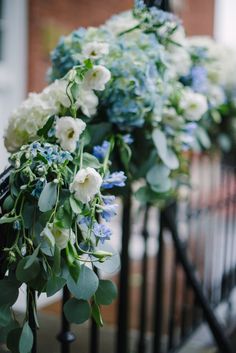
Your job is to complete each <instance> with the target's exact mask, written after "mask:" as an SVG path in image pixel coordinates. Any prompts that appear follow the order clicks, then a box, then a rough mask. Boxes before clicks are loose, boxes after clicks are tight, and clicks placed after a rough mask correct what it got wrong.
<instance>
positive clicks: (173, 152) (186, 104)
mask: <svg viewBox="0 0 236 353" xmlns="http://www.w3.org/2000/svg"><path fill="white" fill-rule="evenodd" d="M233 54H234V53H233ZM233 54H232V55H230V57H236V56H234V55H233ZM225 56H227V62H228V61H230V62H229V63H228V65H227V69H226V68H225V64H224V62H225ZM51 59H52V68H51V69H50V71H49V73H48V77H49V79H50V81H51V82H52V83H51V84H50V85H49V86H48V87H46V88H45V89H44V90H43V91H42V92H41V93H38V94H36V93H31V94H30V95H29V97H28V99H27V100H26V101H25V102H23V104H22V105H21V106H20V108H19V109H17V110H16V111H15V112H14V113H13V114H12V116H11V118H10V121H9V125H8V128H7V130H6V133H5V146H6V148H7V150H8V151H9V152H11V157H10V162H11V165H12V171H11V175H10V181H9V196H8V197H7V198H6V199H5V201H4V204H3V211H4V215H3V216H2V218H1V219H0V224H2V225H3V226H4V233H3V236H4V237H5V243H6V244H5V247H4V249H3V254H4V260H3V265H2V268H3V272H4V273H5V278H4V279H3V280H1V281H0V303H1V304H0V305H1V307H0V312H1V315H0V326H1V327H3V331H4V332H5V335H6V336H7V335H8V336H7V337H8V338H7V342H8V347H9V348H10V350H12V351H15V350H16V349H17V351H18V350H19V351H20V353H28V352H29V351H30V350H31V347H32V344H33V336H32V332H31V329H30V327H29V310H28V309H29V305H33V308H32V309H33V311H34V313H35V319H36V303H35V302H33V303H32V301H31V302H30V300H29V298H30V291H37V292H38V293H39V294H41V293H46V294H47V295H48V296H51V295H53V294H55V293H56V292H58V291H59V290H60V289H62V288H63V287H64V286H65V285H66V286H67V287H68V289H69V290H70V292H71V294H72V296H73V297H72V298H71V299H70V300H69V301H68V302H67V303H66V304H65V306H64V312H65V316H66V318H67V319H68V321H70V322H73V323H82V322H84V321H86V320H87V319H88V318H89V317H90V316H91V315H92V317H93V319H94V320H95V321H96V322H97V324H98V325H102V317H101V314H100V309H99V306H100V305H106V304H110V303H111V302H112V300H113V299H114V298H115V296H116V288H115V286H114V285H113V284H112V282H110V281H108V280H101V279H99V278H98V276H97V274H96V272H97V271H96V269H97V268H98V269H101V270H106V271H107V270H108V272H109V271H110V272H112V271H114V270H115V269H117V268H118V267H119V258H118V256H117V254H115V253H114V251H113V250H112V249H111V248H110V246H109V244H108V243H107V241H109V239H110V238H111V235H112V233H111V230H110V228H109V227H108V226H107V223H108V222H109V221H110V220H111V219H112V217H113V216H115V215H116V213H117V204H116V203H115V196H114V195H112V193H111V191H112V189H113V188H114V189H115V190H114V193H115V194H120V195H125V194H126V193H127V192H128V193H129V191H128V189H130V188H132V189H133V190H132V191H133V192H134V194H135V195H136V198H137V199H138V200H139V201H140V202H141V203H154V204H156V203H162V202H163V201H164V200H166V199H167V198H169V197H170V195H173V194H174V193H175V192H176V190H177V187H178V185H180V184H181V183H183V182H184V183H186V182H188V163H187V160H186V157H185V153H184V152H185V151H187V150H190V149H198V150H199V149H200V148H205V149H206V148H210V145H211V138H210V137H212V141H214V134H215V133H216V132H217V131H218V132H219V128H218V126H219V124H220V123H221V122H224V121H225V120H226V116H227V117H228V121H230V124H231V123H232V122H233V119H230V117H231V116H232V114H231V112H233V111H234V110H235V106H236V104H235V103H236V101H235V96H234V93H235V87H236V85H235V80H234V77H233V74H232V72H233V63H232V61H231V60H230V59H231V58H229V57H228V54H226V53H225V52H222V48H221V47H219V46H218V45H217V44H216V43H215V42H213V41H212V40H210V39H207V40H206V39H203V38H190V39H188V38H186V36H185V33H184V29H183V26H182V25H181V23H180V21H179V20H178V18H176V17H175V16H174V15H172V14H169V13H166V12H163V11H160V10H158V9H157V8H154V7H152V8H146V7H145V6H144V4H143V2H142V1H137V2H136V6H135V7H134V10H133V11H128V12H125V13H122V14H119V15H116V16H113V17H112V18H111V19H109V20H108V21H107V22H106V23H105V24H104V25H102V26H100V27H98V28H88V29H83V28H82V29H81V28H80V29H78V30H76V31H75V32H73V33H72V34H70V35H69V36H67V37H63V38H62V39H61V40H60V42H59V44H58V46H57V47H56V49H55V50H54V51H53V53H52V56H51ZM234 125H235V123H234ZM229 131H230V132H232V128H230V129H229ZM209 136H210V137H209ZM228 136H229V135H227V134H226V133H225V135H224V136H223V137H222V135H220V134H219V133H217V139H218V140H219V141H220V142H221V144H224V146H226V147H228V148H229V147H230V143H232V141H234V140H233V138H232V139H231V140H230V139H229V138H228ZM215 140H216V139H215ZM117 170H118V171H117ZM123 170H124V171H123ZM126 175H127V177H128V182H127V183H126V178H127V177H126ZM133 181H139V182H138V183H132V182H133ZM125 184H127V185H126V189H124V190H123V191H121V192H120V190H121V189H119V188H123V187H125ZM137 185H138V189H137ZM22 283H26V284H27V287H28V292H29V294H28V297H27V298H28V305H27V312H26V316H25V319H24V322H23V325H19V323H18V322H17V321H16V320H15V318H14V315H13V314H12V309H11V307H12V305H13V304H14V303H15V301H16V299H17V297H18V292H19V287H20V286H21V284H22ZM31 298H32V296H31ZM13 337H14V340H13V339H12V338H13ZM15 347H17V348H15Z"/></svg>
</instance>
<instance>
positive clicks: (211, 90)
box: [207, 85, 226, 107]
mask: <svg viewBox="0 0 236 353" xmlns="http://www.w3.org/2000/svg"><path fill="white" fill-rule="evenodd" d="M207 98H208V100H209V102H210V104H211V105H212V106H213V107H219V106H220V105H221V104H223V103H224V102H225V99H226V97H225V92H224V90H223V89H222V87H220V86H215V85H210V86H209V87H208V90H207Z"/></svg>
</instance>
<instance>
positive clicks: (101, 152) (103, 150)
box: [93, 141, 110, 161]
mask: <svg viewBox="0 0 236 353" xmlns="http://www.w3.org/2000/svg"><path fill="white" fill-rule="evenodd" d="M109 148H110V142H108V141H103V144H102V145H101V146H94V147H93V155H94V156H95V157H96V158H97V159H99V160H100V161H103V160H104V158H105V157H106V155H107V153H108V151H109Z"/></svg>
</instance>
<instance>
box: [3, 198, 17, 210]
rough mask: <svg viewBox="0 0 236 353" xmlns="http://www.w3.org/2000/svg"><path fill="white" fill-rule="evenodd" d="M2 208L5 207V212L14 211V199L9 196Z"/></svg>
mask: <svg viewBox="0 0 236 353" xmlns="http://www.w3.org/2000/svg"><path fill="white" fill-rule="evenodd" d="M2 207H3V210H4V211H5V212H9V211H11V210H12V209H13V207H14V199H13V197H12V196H11V195H8V196H7V197H6V198H5V200H4V201H3V205H2Z"/></svg>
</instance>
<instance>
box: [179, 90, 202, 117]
mask: <svg viewBox="0 0 236 353" xmlns="http://www.w3.org/2000/svg"><path fill="white" fill-rule="evenodd" d="M180 108H182V109H183V110H184V115H185V118H186V119H187V120H192V121H197V120H200V119H201V117H202V115H203V114H205V113H206V112H207V110H208V104H207V99H206V97H204V96H203V95H202V94H200V93H195V92H193V91H192V90H191V89H185V90H184V91H183V93H182V97H181V100H180Z"/></svg>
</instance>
